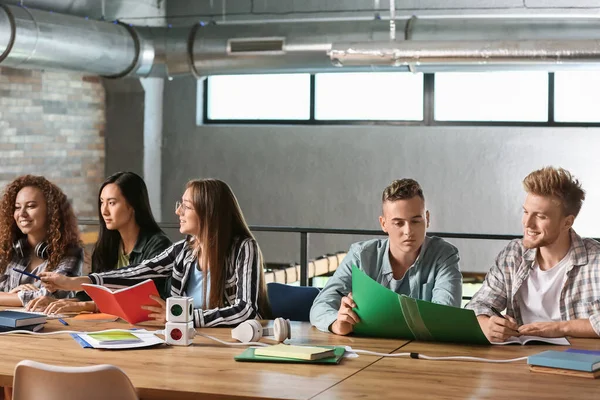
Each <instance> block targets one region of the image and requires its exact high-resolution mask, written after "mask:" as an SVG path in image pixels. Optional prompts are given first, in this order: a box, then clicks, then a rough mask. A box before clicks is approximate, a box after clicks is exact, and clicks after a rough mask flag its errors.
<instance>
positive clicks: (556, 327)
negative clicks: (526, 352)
mask: <svg viewBox="0 0 600 400" xmlns="http://www.w3.org/2000/svg"><path fill="white" fill-rule="evenodd" d="M562 326H563V323H562V322H533V323H531V324H525V325H521V326H520V327H519V333H520V334H521V335H528V336H542V337H549V338H553V337H563V336H565V332H563V329H562Z"/></svg>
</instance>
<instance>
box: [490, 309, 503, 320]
mask: <svg viewBox="0 0 600 400" xmlns="http://www.w3.org/2000/svg"><path fill="white" fill-rule="evenodd" d="M490 310H492V312H493V313H494V314H496V315H497V316H498V317H500V318H502V319H506V318H504V315H502V314H500V311H498V310H496V308H494V307H491V306H490Z"/></svg>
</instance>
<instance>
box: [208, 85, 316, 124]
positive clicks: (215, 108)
mask: <svg viewBox="0 0 600 400" xmlns="http://www.w3.org/2000/svg"><path fill="white" fill-rule="evenodd" d="M207 98H208V104H207V106H208V107H207V118H208V119H213V120H219V119H256V120H261V119H277V120H283V119H288V120H289V119H292V120H307V119H309V118H310V75H309V74H273V75H220V76H211V77H209V78H208V97H207Z"/></svg>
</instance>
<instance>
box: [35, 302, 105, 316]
mask: <svg viewBox="0 0 600 400" xmlns="http://www.w3.org/2000/svg"><path fill="white" fill-rule="evenodd" d="M82 311H89V312H94V311H96V303H94V302H93V301H78V300H77V299H61V300H57V301H55V302H53V303H52V304H50V305H49V306H48V307H46V309H45V310H44V314H48V315H51V314H64V313H76V312H82Z"/></svg>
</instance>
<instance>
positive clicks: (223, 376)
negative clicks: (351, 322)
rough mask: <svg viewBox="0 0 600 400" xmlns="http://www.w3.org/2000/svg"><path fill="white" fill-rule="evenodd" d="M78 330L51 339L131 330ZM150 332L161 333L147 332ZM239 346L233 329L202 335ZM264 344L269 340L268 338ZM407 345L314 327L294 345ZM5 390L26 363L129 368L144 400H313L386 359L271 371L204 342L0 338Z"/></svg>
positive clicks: (296, 332)
mask: <svg viewBox="0 0 600 400" xmlns="http://www.w3.org/2000/svg"><path fill="white" fill-rule="evenodd" d="M67 321H69V323H70V326H68V327H66V326H62V325H60V324H59V323H58V321H56V320H51V321H49V322H48V323H47V324H46V327H45V329H44V332H50V331H54V330H66V329H72V330H78V331H94V330H102V329H109V328H125V329H127V328H129V327H130V326H129V325H128V324H126V323H117V322H113V323H94V322H85V321H74V320H72V319H68V320H67ZM146 328H147V329H149V330H154V329H160V327H146ZM199 331H201V332H203V333H206V334H209V335H213V336H215V337H218V338H220V339H223V340H228V341H232V339H231V329H226V328H212V329H202V330H199ZM263 341H267V340H266V339H263ZM407 342H408V341H406V340H392V339H368V338H354V337H340V336H336V335H333V334H327V333H323V332H319V331H318V330H316V329H315V328H313V327H311V326H310V325H309V324H308V323H292V343H295V344H318V345H350V346H354V347H356V348H361V349H368V350H373V351H378V352H384V353H390V352H393V351H395V350H397V349H399V348H401V347H402V346H403V345H405V344H406V343H407ZM0 348H1V349H2V357H1V358H0V385H2V386H12V379H13V371H14V368H15V365H16V364H17V363H18V362H19V361H21V360H23V359H29V360H35V361H39V362H43V363H48V364H54V365H63V366H84V365H94V364H104V363H106V364H113V365H116V366H118V367H120V368H122V369H123V370H124V371H125V373H126V374H127V375H128V376H129V378H130V379H131V381H132V383H133V385H134V386H135V387H136V388H137V389H138V393H139V396H140V397H141V398H143V399H182V400H185V399H192V398H198V397H199V396H202V397H203V398H211V399H242V398H246V399H248V398H252V399H266V398H269V399H272V398H278V399H309V398H311V397H314V396H316V395H318V394H319V393H321V392H324V391H326V390H327V389H329V388H331V387H332V386H334V385H336V384H337V383H339V382H341V381H343V380H344V379H347V378H349V377H351V376H352V375H354V374H356V373H357V372H359V371H360V370H362V369H364V368H366V367H368V366H369V365H371V364H373V363H374V362H376V361H377V360H379V359H380V357H376V356H361V357H359V358H355V359H344V360H343V361H342V363H341V364H340V365H336V366H328V365H306V364H270V363H260V364H259V363H244V362H236V361H234V359H233V357H234V356H235V355H237V354H239V353H241V352H242V351H243V348H240V347H229V346H224V345H220V344H218V343H216V342H213V341H210V340H209V339H206V338H203V337H198V336H197V337H196V338H195V339H194V344H193V345H192V346H188V347H179V346H164V345H163V346H159V347H155V348H151V349H140V350H121V351H115V350H94V349H83V348H81V347H80V346H79V344H77V343H76V342H75V340H74V339H72V338H71V337H70V336H69V335H67V334H64V335H52V336H29V335H21V334H19V335H16V334H15V335H0Z"/></svg>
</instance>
